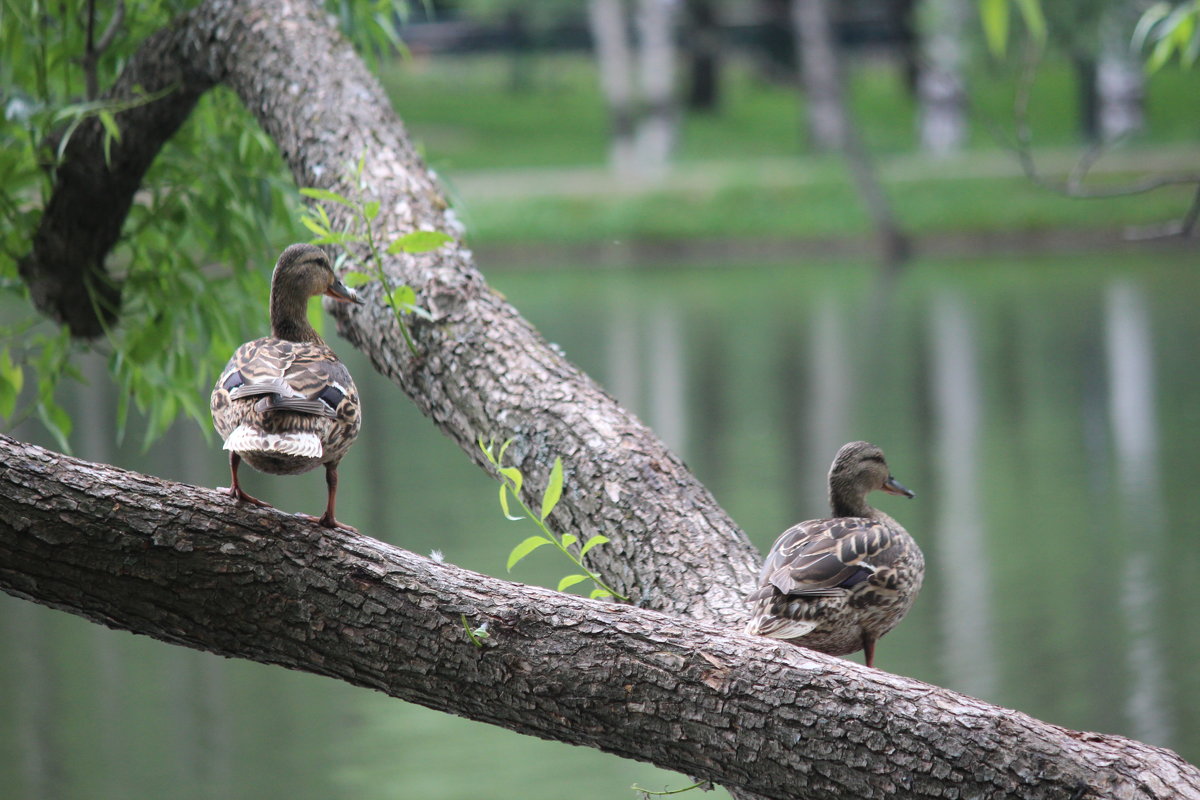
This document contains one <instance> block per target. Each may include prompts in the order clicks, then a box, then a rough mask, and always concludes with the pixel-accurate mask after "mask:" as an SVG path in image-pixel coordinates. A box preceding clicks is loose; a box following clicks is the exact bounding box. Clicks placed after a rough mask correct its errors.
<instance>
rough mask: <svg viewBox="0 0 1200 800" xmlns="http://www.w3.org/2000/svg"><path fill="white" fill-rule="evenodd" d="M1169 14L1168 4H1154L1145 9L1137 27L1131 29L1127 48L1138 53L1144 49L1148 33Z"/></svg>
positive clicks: (1148, 36)
mask: <svg viewBox="0 0 1200 800" xmlns="http://www.w3.org/2000/svg"><path fill="white" fill-rule="evenodd" d="M1170 13H1171V6H1170V4H1169V3H1155V4H1154V5H1152V6H1150V7H1149V8H1147V9H1146V10H1145V11H1144V12H1143V13H1142V16H1141V18H1140V19H1139V20H1138V22H1137V27H1135V28H1134V29H1133V36H1132V37H1131V38H1130V42H1129V46H1130V47H1131V48H1132V49H1133V50H1135V51H1136V52H1139V53H1140V52H1141V51H1142V50H1143V49H1144V48H1145V47H1146V42H1147V41H1148V40H1149V38H1150V31H1151V30H1153V29H1154V26H1156V25H1157V24H1158V23H1160V22H1162V21H1163V19H1165V18H1166V16H1167V15H1168V14H1170Z"/></svg>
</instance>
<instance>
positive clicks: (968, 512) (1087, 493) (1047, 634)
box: [0, 251, 1200, 800]
mask: <svg viewBox="0 0 1200 800" xmlns="http://www.w3.org/2000/svg"><path fill="white" fill-rule="evenodd" d="M490 278H491V281H492V283H493V284H494V285H495V286H496V287H497V288H499V289H500V290H501V291H503V292H504V293H505V294H506V295H507V296H508V297H509V299H510V300H511V301H512V302H513V303H514V304H515V305H516V306H517V307H518V308H520V309H521V310H522V311H523V313H525V315H526V316H527V317H528V318H530V319H531V320H532V321H533V322H534V323H535V324H536V325H537V326H538V327H539V328H540V329H541V330H542V332H543V333H544V334H545V335H546V337H547V338H548V339H550V340H552V341H554V342H556V343H558V344H559V345H561V346H562V347H563V348H564V350H565V351H566V353H567V355H568V357H570V358H571V359H572V360H574V361H575V362H576V363H578V364H579V365H580V366H582V367H583V368H584V369H585V370H586V371H588V372H589V373H590V374H592V375H593V376H596V377H597V378H598V379H599V380H600V381H601V382H602V383H603V384H605V386H607V387H608V388H609V389H610V390H611V391H612V392H613V393H614V394H615V395H616V396H617V397H618V398H619V399H621V400H622V401H623V402H625V403H626V404H627V405H628V406H630V407H631V408H633V409H634V410H635V411H637V412H638V414H639V415H641V416H642V417H643V418H644V419H645V420H646V421H647V422H648V423H649V424H650V425H651V426H652V427H653V428H654V429H655V430H657V431H658V432H659V433H660V435H662V436H663V437H664V439H666V440H667V442H668V443H669V444H671V445H672V446H673V447H674V448H675V449H676V450H677V451H678V452H679V453H680V454H681V455H682V456H683V457H684V459H685V460H686V461H687V462H688V464H689V465H690V466H691V467H692V468H693V469H694V470H695V472H696V473H697V475H698V476H699V477H700V478H701V480H703V481H704V482H705V483H706V484H707V485H708V486H709V487H710V488H711V489H712V490H713V491H714V493H715V494H716V496H717V499H718V500H719V501H720V502H721V503H722V504H723V505H724V506H725V508H727V509H728V510H729V511H730V513H731V514H732V515H733V517H734V518H735V519H736V520H737V521H738V522H739V524H741V525H742V526H743V527H744V528H745V529H746V530H747V531H748V532H749V533H750V535H751V536H752V538H753V539H754V540H755V542H756V543H758V544H759V546H760V547H762V548H764V549H765V548H766V547H768V546H769V545H770V543H771V541H772V540H773V539H774V537H775V535H776V534H777V533H778V532H779V531H781V530H783V529H784V528H786V527H787V526H789V525H790V524H792V523H794V522H796V521H799V520H801V519H808V518H812V517H818V516H823V515H824V514H825V512H826V507H825V497H824V494H825V489H824V480H825V472H826V470H827V469H828V466H829V461H830V460H831V458H832V456H833V454H834V452H835V451H836V449H837V447H838V446H839V445H840V444H841V443H842V442H844V441H848V440H850V439H869V440H871V441H874V442H876V443H877V444H879V445H881V446H882V447H883V448H884V450H885V451H886V452H887V455H888V459H889V462H890V464H891V466H892V469H893V472H894V474H895V475H896V477H897V478H898V479H899V480H901V481H902V482H903V483H905V484H906V485H907V486H909V487H910V488H911V489H913V490H914V491H915V492H916V493H917V497H916V499H914V500H911V501H906V500H904V499H902V498H896V497H888V496H883V495H879V496H877V498H876V499H877V504H878V505H879V506H880V507H881V508H884V509H885V510H887V511H888V512H889V513H891V514H892V515H894V516H895V517H896V518H897V519H899V520H900V521H901V522H902V523H903V524H904V525H905V526H906V527H907V528H908V530H909V531H910V532H912V533H913V534H914V536H915V537H916V538H917V540H918V541H919V542H920V544H921V546H922V547H923V548H924V550H925V553H926V557H927V561H928V575H927V578H926V583H925V589H924V591H923V594H922V596H921V597H920V599H919V600H918V601H917V604H916V606H915V608H914V610H913V611H912V613H911V614H910V615H909V617H908V618H907V619H906V620H905V621H904V622H903V623H902V624H901V625H900V626H899V627H898V628H897V629H896V630H895V631H894V632H893V633H891V634H890V635H889V636H888V637H887V638H885V639H884V640H883V641H882V642H881V643H880V646H879V651H878V655H877V663H878V665H879V666H880V667H881V668H883V669H885V670H888V671H892V672H896V673H900V674H903V675H908V676H912V677H914V678H919V679H921V680H925V681H929V682H932V683H936V684H939V685H943V686H949V687H952V688H955V689H959V690H962V691H964V692H968V693H971V694H974V695H977V696H980V697H983V698H985V699H987V700H990V701H993V702H996V703H999V704H1001V705H1005V706H1009V707H1012V708H1016V709H1020V710H1021V711H1025V712H1027V713H1029V714H1032V715H1034V716H1036V717H1039V718H1042V719H1045V720H1048V721H1050V722H1054V723H1057V724H1060V725H1064V726H1067V727H1071V728H1079V729H1089V730H1099V731H1106V732H1112V733H1120V734H1125V735H1129V736H1133V737H1136V738H1140V739H1143V740H1147V741H1150V742H1154V743H1160V744H1164V745H1167V746H1170V747H1172V748H1174V749H1176V750H1177V751H1179V752H1180V753H1181V754H1182V755H1183V756H1184V757H1185V758H1188V759H1189V760H1192V761H1196V760H1198V759H1200V726H1198V725H1197V724H1196V723H1195V722H1194V720H1195V719H1196V718H1197V712H1198V711H1200V671H1198V670H1196V668H1195V664H1196V663H1197V660H1198V657H1200V626H1197V625H1195V624H1192V623H1191V622H1189V620H1191V619H1193V617H1192V614H1193V613H1195V611H1196V609H1200V581H1197V580H1196V579H1195V575H1196V574H1197V573H1198V572H1200V530H1198V529H1197V522H1196V518H1195V515H1194V513H1193V511H1192V509H1193V504H1192V503H1191V502H1190V501H1191V498H1192V497H1193V496H1194V494H1195V489H1194V487H1193V483H1194V481H1195V480H1196V478H1195V473H1196V459H1195V454H1196V453H1197V452H1200V370H1198V369H1197V356H1198V353H1200V349H1198V348H1197V342H1198V341H1200V314H1197V310H1196V309H1197V300H1198V299H1200V275H1198V274H1197V272H1196V270H1195V256H1194V254H1192V253H1184V252H1175V253H1158V254H1150V253H1146V252H1138V251H1131V252H1129V253H1125V254H1109V255H1104V256H1098V255H1088V256H1082V255H1081V256H1069V257H1054V258H1038V259H1035V258H1022V259H1015V258H1014V259H1004V258H994V259H989V260H976V261H970V262H967V261H958V262H938V263H919V264H916V265H914V266H913V267H912V268H911V269H909V270H908V271H906V272H905V273H904V274H903V275H901V276H900V278H899V279H898V280H897V281H896V282H895V284H894V285H892V286H890V287H881V286H880V285H878V282H877V281H876V278H875V275H874V272H873V270H872V269H871V268H870V267H867V266H865V265H859V264H849V263H828V264H817V265H814V264H805V265H803V266H799V265H794V266H781V265H772V266H761V265H760V266H756V265H751V264H730V265H727V266H724V267H711V268H702V269H701V268H689V267H687V266H684V265H678V266H673V265H657V266H656V267H655V268H654V269H653V270H648V269H647V270H637V269H625V268H607V269H594V270H552V269H546V270H539V271H527V272H517V271H506V272H501V273H498V274H495V275H492V276H490ZM264 324H265V322H264ZM333 344H334V345H335V347H337V348H338V349H339V351H340V352H341V353H342V354H344V355H345V356H346V360H347V361H348V362H349V363H350V365H351V368H352V370H353V371H354V372H355V375H356V377H357V380H358V382H359V385H360V388H361V390H362V394H363V398H364V404H365V425H366V426H367V427H366V430H367V431H369V434H368V435H366V436H365V437H364V438H363V439H361V440H360V442H359V444H358V445H356V447H355V449H354V450H353V451H352V452H351V453H350V455H349V456H348V457H347V459H346V461H345V462H344V464H343V469H342V487H341V490H340V492H339V501H340V502H339V509H338V510H339V514H338V516H339V518H340V519H343V520H344V521H346V522H348V523H350V524H353V525H356V526H358V527H359V528H360V529H361V530H363V531H364V532H365V533H368V534H370V535H374V536H376V537H378V538H381V539H386V540H387V541H390V542H393V543H395V544H398V545H400V546H403V547H406V548H410V549H412V550H415V551H417V552H421V553H429V552H430V551H431V550H433V549H438V550H440V551H442V552H443V553H444V554H445V557H446V558H447V559H448V560H450V561H452V562H454V563H457V564H460V565H462V566H465V567H468V568H471V569H476V570H480V571H483V572H488V573H491V574H497V575H502V574H504V560H505V556H506V554H507V552H508V550H509V549H510V548H511V547H512V545H513V544H515V543H516V542H517V541H519V539H520V538H523V537H524V536H525V535H527V534H528V533H529V531H528V530H527V529H526V528H524V527H522V526H521V524H519V523H509V522H506V521H505V520H504V519H503V518H502V517H501V514H500V510H499V507H498V504H497V503H496V494H495V487H494V484H493V483H492V482H491V480H490V479H489V478H487V477H486V476H484V475H483V474H482V473H480V472H479V471H478V470H477V469H476V468H475V467H473V466H472V465H471V464H469V463H468V462H467V460H466V459H465V458H464V457H463V456H462V454H461V453H460V451H459V450H458V449H457V448H456V447H455V446H454V445H453V444H451V443H450V442H449V441H448V440H446V439H444V438H443V437H441V435H440V434H439V433H438V432H437V431H436V430H435V429H434V428H433V427H432V425H431V424H430V423H428V422H427V421H426V420H425V419H424V418H422V417H421V416H420V415H419V414H417V413H416V412H415V411H414V410H413V409H412V407H411V404H410V403H409V402H408V401H407V399H406V398H404V397H403V396H402V395H401V394H399V393H398V391H396V390H394V389H392V388H391V386H390V385H389V384H387V383H386V382H384V381H383V380H382V379H381V378H379V377H378V376H376V375H374V374H373V373H372V372H371V370H370V368H369V367H368V366H367V365H366V363H365V361H364V360H363V359H361V358H359V357H357V354H356V353H354V352H353V351H352V349H351V348H350V347H349V346H348V345H346V344H345V343H344V342H342V343H340V346H339V342H338V341H337V340H336V339H334V341H333ZM218 366H219V365H213V369H214V370H215V369H216V368H217V367H218ZM91 371H92V372H93V374H94V376H95V378H96V383H97V384H98V385H103V383H104V380H103V376H102V368H101V367H99V366H93V367H92V368H91ZM72 405H73V408H72V411H73V413H74V414H75V415H76V420H77V424H76V428H77V433H76V436H75V438H74V440H73V443H74V445H75V448H76V451H77V453H78V454H80V455H81V456H83V457H86V458H93V459H96V460H103V461H108V462H111V463H116V464H120V465H122V466H125V467H129V468H132V469H138V470H143V471H146V472H151V473H155V474H158V475H163V476H165V477H171V478H176V479H180V480H186V481H190V482H196V483H202V484H206V485H210V486H216V485H223V484H224V483H225V482H226V481H227V474H226V467H225V461H224V455H223V453H222V451H221V450H220V448H219V444H218V443H216V442H213V441H208V442H206V441H205V440H204V439H203V438H202V436H201V435H200V433H199V430H198V429H197V427H196V426H195V425H194V424H192V423H181V424H178V425H176V426H175V428H174V429H173V430H172V431H171V432H170V434H169V435H168V436H167V437H166V438H165V439H164V440H163V441H161V442H159V443H158V444H157V445H155V446H154V447H153V448H151V450H150V451H149V452H148V453H142V452H141V451H140V450H139V449H138V448H137V446H136V445H131V444H126V445H123V446H118V445H117V444H115V443H114V442H113V441H112V440H111V436H110V435H109V431H111V430H112V422H111V421H112V419H113V416H112V406H113V403H112V401H111V399H105V398H100V399H97V398H96V396H95V395H94V394H89V395H88V397H87V398H84V397H83V396H82V395H81V397H80V398H79V399H77V400H76V401H75V402H74V403H73V404H72ZM17 435H18V436H20V437H22V438H27V439H34V440H38V439H39V436H38V434H37V432H36V431H34V430H32V429H25V430H19V431H17ZM44 443H47V444H49V443H48V442H44ZM247 488H248V490H249V491H251V492H252V493H254V494H257V495H259V496H261V497H263V498H264V499H268V500H270V501H272V502H274V503H276V504H277V505H279V506H280V507H281V508H284V509H287V510H294V511H305V512H308V513H318V511H319V509H320V508H321V505H322V503H323V490H324V487H323V483H322V479H321V476H320V475H319V474H317V473H313V474H311V475H307V476H303V477H299V478H288V479H283V478H265V477H262V476H258V475H253V476H250V475H248V476H247ZM565 571H566V569H565V566H564V565H562V564H559V563H557V562H556V561H555V560H554V559H553V558H552V557H551V555H550V554H548V553H546V552H545V551H540V552H539V553H536V554H535V555H534V556H532V557H530V558H529V559H528V560H527V561H526V562H523V563H522V564H521V565H519V566H518V567H517V568H516V570H515V572H514V573H513V576H512V577H514V578H516V579H518V580H526V581H532V582H541V583H551V584H553V581H555V579H556V578H557V577H558V576H559V575H561V574H563V573H564V572H565ZM0 634H2V635H3V637H4V638H3V640H4V642H5V647H3V648H2V649H0V785H2V786H4V787H5V789H4V791H3V792H2V794H3V796H4V797H11V798H30V799H31V800H40V798H53V799H54V800H59V799H62V800H66V799H68V798H128V797H172V798H185V799H187V798H256V799H261V798H296V799H300V798H314V799H315V798H322V799H323V800H337V799H340V798H353V799H354V800H375V799H376V798H378V799H379V800H384V799H386V798H415V797H420V798H422V799H423V800H453V799H455V798H477V797H497V798H517V797H519V798H523V799H525V800H539V799H540V798H578V799H579V800H590V799H591V798H597V799H599V798H635V794H634V793H633V792H631V791H630V789H629V786H630V784H632V783H634V782H637V783H639V784H640V785H642V786H644V787H647V788H651V789H662V788H664V787H667V786H670V787H672V788H679V787H682V786H686V785H687V784H688V783H689V781H688V780H687V779H686V778H685V777H684V776H680V775H674V774H671V773H667V772H663V771H660V770H656V769H654V768H652V767H648V766H646V765H642V764H637V763H634V762H629V761H623V760H620V759H616V758H614V757H610V756H606V755H603V754H600V753H597V752H594V751H590V750H586V749H582V748H573V747H569V746H566V745H561V744H557V743H551V742H542V741H538V740H534V739H530V738H527V737H522V736H518V735H516V734H511V733H508V732H506V731H502V730H499V729H495V728H491V727H488V726H485V725H482V724H477V723H471V722H467V721H464V720H460V719H457V718H454V717H450V716H447V715H444V714H440V713H436V712H432V711H428V710H426V709H423V708H419V707H415V706H410V705H407V704H404V703H401V702H399V701H396V700H392V699H390V698H387V697H385V696H383V695H380V694H374V693H370V692H366V691H363V690H360V689H354V688H351V687H349V686H345V685H342V684H339V683H337V682H334V681H331V680H328V679H324V678H318V677H314V676H310V675H305V674H301V673H295V672H288V671H285V670H282V669H279V668H275V667H266V666H262V665H258V664H251V663H248V662H242V661H235V660H228V659H222V658H219V657H215V656H212V655H209V654H204V653H198V652H193V651H190V650H184V649H181V648H177V647H172V646H168V645H165V644H160V643H158V642H155V641H152V640H149V639H147V638H145V637H135V636H132V635H129V634H125V633H119V632H114V631H109V630H107V629H104V628H101V627H98V626H95V625H91V624H89V623H86V622H83V621H82V620H79V619H76V618H73V617H71V616H69V615H66V614H62V613H58V612H53V611H50V610H47V609H44V608H41V607H39V606H35V605H32V604H29V603H24V602H21V601H17V600H15V599H13V598H9V597H6V596H4V597H0ZM854 658H860V656H855V657H854ZM707 796H709V797H713V796H714V795H707ZM715 796H722V795H721V794H718V795H715Z"/></svg>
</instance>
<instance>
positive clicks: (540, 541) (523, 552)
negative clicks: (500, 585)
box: [506, 536, 551, 572]
mask: <svg viewBox="0 0 1200 800" xmlns="http://www.w3.org/2000/svg"><path fill="white" fill-rule="evenodd" d="M547 544H551V541H550V540H549V539H547V538H546V537H545V536H530V537H529V538H528V539H525V540H524V541H522V542H521V543H520V544H518V545H517V546H516V547H514V548H513V549H512V552H511V553H509V554H508V566H507V567H506V569H507V570H508V571H509V572H512V568H513V567H514V566H515V565H516V563H517V562H518V561H520V560H521V559H522V558H524V557H525V556H527V555H529V554H530V553H532V552H533V551H534V550H537V549H538V548H539V547H542V546H543V545H547Z"/></svg>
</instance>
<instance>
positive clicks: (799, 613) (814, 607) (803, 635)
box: [746, 442, 925, 667]
mask: <svg viewBox="0 0 1200 800" xmlns="http://www.w3.org/2000/svg"><path fill="white" fill-rule="evenodd" d="M876 489H880V490H882V491H885V492H887V493H888V494H898V495H903V496H904V497H910V498H911V497H913V493H912V492H910V491H909V490H908V489H906V488H904V487H903V486H902V485H900V483H898V482H897V481H896V479H895V478H893V477H892V475H891V472H890V471H889V470H888V465H887V462H886V461H884V459H883V451H882V450H880V449H879V448H878V447H876V446H875V445H873V444H870V443H868V442H850V443H849V444H846V445H843V446H842V449H840V450H838V454H837V457H835V458H834V459H833V466H832V467H830V469H829V504H830V506H831V507H832V510H833V516H832V517H831V518H829V519H814V520H809V521H808V522H801V523H800V524H798V525H794V526H792V527H791V528H789V529H787V530H786V531H784V532H783V533H782V534H780V536H779V538H778V539H777V540H776V541H775V544H774V545H773V546H772V547H771V552H770V553H769V554H768V555H767V560H766V562H765V563H764V564H763V568H762V572H761V573H760V574H759V580H758V583H759V587H760V588H759V589H757V590H756V591H755V592H753V593H752V594H751V595H750V596H749V598H747V601H748V602H750V603H753V604H754V611H753V614H752V616H751V618H750V622H749V624H747V626H746V632H747V633H751V634H758V635H760V636H770V637H772V638H775V639H783V640H784V641H787V642H790V643H791V644H797V645H800V646H802V647H808V648H811V649H813V650H819V651H820V652H822V653H828V654H830V655H834V656H843V655H846V654H848V653H854V652H857V651H858V650H862V651H864V654H865V656H866V663H867V666H868V667H873V666H875V642H876V641H877V640H878V639H879V637H881V636H883V635H884V634H885V633H887V632H888V631H890V630H891V629H892V628H894V627H896V623H898V622H899V621H900V620H901V619H902V618H903V617H904V615H905V614H906V613H908V609H909V608H911V607H912V604H913V600H915V599H916V597H917V592H919V591H920V589H921V581H922V579H923V578H924V577H925V557H924V556H923V555H922V554H921V548H919V547H917V543H916V542H915V541H913V538H912V537H911V536H909V535H908V532H907V531H906V530H904V528H902V527H900V525H899V523H897V522H896V520H894V519H892V518H891V517H889V516H888V515H887V514H885V513H883V512H882V511H879V510H878V509H874V508H871V506H869V505H867V495H868V494H869V493H870V492H873V491H875V490H876Z"/></svg>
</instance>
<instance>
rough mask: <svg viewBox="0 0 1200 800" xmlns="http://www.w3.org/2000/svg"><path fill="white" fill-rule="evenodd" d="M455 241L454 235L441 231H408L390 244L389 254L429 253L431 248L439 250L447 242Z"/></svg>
mask: <svg viewBox="0 0 1200 800" xmlns="http://www.w3.org/2000/svg"><path fill="white" fill-rule="evenodd" d="M452 241H454V237H452V236H449V235H447V234H445V233H442V232H441V231H413V232H412V233H406V234H404V235H403V236H401V237H400V238H399V239H397V240H395V241H394V242H392V243H391V244H390V245H388V249H387V252H388V255H393V256H394V255H396V253H400V252H404V253H428V252H429V251H430V250H437V249H438V248H439V247H441V246H442V245H444V244H446V243H447V242H452Z"/></svg>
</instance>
